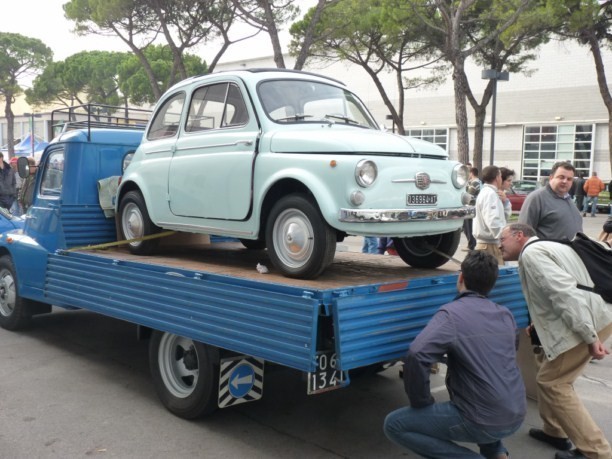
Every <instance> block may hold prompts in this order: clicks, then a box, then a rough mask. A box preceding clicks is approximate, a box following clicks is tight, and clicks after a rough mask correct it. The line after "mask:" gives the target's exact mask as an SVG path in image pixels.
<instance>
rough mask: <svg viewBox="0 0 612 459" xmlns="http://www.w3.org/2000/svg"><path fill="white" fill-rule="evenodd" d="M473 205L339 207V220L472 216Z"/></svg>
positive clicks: (346, 221) (428, 218)
mask: <svg viewBox="0 0 612 459" xmlns="http://www.w3.org/2000/svg"><path fill="white" fill-rule="evenodd" d="M475 215H476V208H475V207H474V206H465V207H454V208H452V209H340V221H341V222H345V223H393V222H409V221H428V220H456V219H459V218H473V217H474V216H475Z"/></svg>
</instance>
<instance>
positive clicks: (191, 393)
mask: <svg viewBox="0 0 612 459" xmlns="http://www.w3.org/2000/svg"><path fill="white" fill-rule="evenodd" d="M218 361H219V356H218V350H217V349H216V348H214V347H212V346H208V345H206V344H202V343H199V342H197V341H193V340H191V339H189V338H184V337H182V336H178V335H173V334H172V333H166V332H160V331H157V330H156V331H154V332H153V335H152V336H151V341H150V343H149V365H150V367H151V375H152V376H153V383H154V385H155V390H156V391H157V394H158V396H159V398H160V399H161V401H162V403H163V404H164V406H165V407H166V408H167V409H168V410H169V411H170V412H172V413H173V414H175V415H177V416H179V417H181V418H184V419H195V418H198V417H201V416H205V415H207V414H210V413H212V412H213V411H215V410H216V409H217V398H218V392H219V382H218V378H219V377H218Z"/></svg>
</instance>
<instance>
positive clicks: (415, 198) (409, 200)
mask: <svg viewBox="0 0 612 459" xmlns="http://www.w3.org/2000/svg"><path fill="white" fill-rule="evenodd" d="M437 203H438V195H437V194H407V195H406V205H408V206H431V205H435V204H437Z"/></svg>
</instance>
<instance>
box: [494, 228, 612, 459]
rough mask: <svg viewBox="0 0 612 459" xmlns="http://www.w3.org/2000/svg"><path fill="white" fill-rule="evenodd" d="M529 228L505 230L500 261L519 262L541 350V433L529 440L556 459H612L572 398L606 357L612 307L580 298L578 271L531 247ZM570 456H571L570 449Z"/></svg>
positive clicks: (546, 246)
mask: <svg viewBox="0 0 612 459" xmlns="http://www.w3.org/2000/svg"><path fill="white" fill-rule="evenodd" d="M535 235H536V233H535V230H534V229H533V228H531V227H530V226H528V225H525V224H522V223H514V224H510V225H508V226H507V227H506V228H504V230H503V231H502V234H501V238H500V244H501V250H502V254H503V256H504V260H506V261H516V260H518V262H519V277H520V279H521V287H522V290H523V294H524V295H525V301H526V302H527V308H528V309H529V315H530V317H531V320H532V322H533V324H532V326H531V327H530V328H532V327H533V328H535V330H536V331H537V335H538V337H539V341H540V345H539V346H537V347H536V348H535V350H536V354H535V357H536V366H537V374H536V384H537V390H538V409H539V411H540V417H541V418H542V422H543V427H542V428H541V429H536V428H532V429H530V430H529V435H530V436H531V437H533V438H535V439H536V440H539V441H541V442H544V443H547V444H549V445H551V446H553V447H554V448H556V449H559V450H561V451H559V452H557V453H556V455H555V458H556V459H566V458H598V459H600V458H606V459H610V458H611V457H612V449H610V443H609V442H608V440H606V438H605V435H604V434H603V432H602V431H601V429H600V428H599V427H598V426H597V424H596V423H595V421H594V420H593V418H592V417H591V415H590V414H589V412H588V411H587V410H586V408H585V407H584V405H583V404H582V402H581V401H580V398H579V397H578V395H577V394H576V392H575V391H574V382H575V381H576V379H578V377H579V376H580V375H581V374H582V372H583V370H584V368H585V366H586V365H587V364H588V363H589V362H590V361H591V359H596V360H600V359H603V358H604V357H605V356H606V355H607V354H609V351H608V349H607V348H606V346H605V345H604V342H605V341H606V339H608V338H609V337H610V335H611V334H612V304H608V303H606V302H605V301H604V300H603V298H602V297H601V295H598V294H597V293H594V292H587V291H584V290H580V289H578V287H577V284H582V285H589V286H592V285H593V281H592V280H591V277H590V276H589V272H588V271H587V269H586V267H585V266H584V263H583V262H582V260H581V259H580V256H579V255H578V254H577V253H576V251H575V250H574V249H573V248H572V247H570V246H569V245H566V244H561V243H559V242H554V241H541V242H538V243H535V244H531V242H532V241H537V238H536V237H535ZM570 440H571V442H573V443H574V445H575V446H576V449H572V444H571V442H570Z"/></svg>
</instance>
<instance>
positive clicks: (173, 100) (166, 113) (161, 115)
mask: <svg viewBox="0 0 612 459" xmlns="http://www.w3.org/2000/svg"><path fill="white" fill-rule="evenodd" d="M184 104H185V93H182V92H181V93H178V94H175V95H174V96H172V97H170V98H169V99H168V100H166V101H165V102H164V103H163V104H162V105H161V106H160V107H159V109H158V110H157V113H156V114H155V118H154V119H153V122H152V123H151V127H150V128H149V132H148V133H147V139H148V140H157V139H164V138H167V137H173V136H175V135H176V133H177V132H178V127H179V123H180V120H181V113H182V112H183V105H184Z"/></svg>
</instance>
